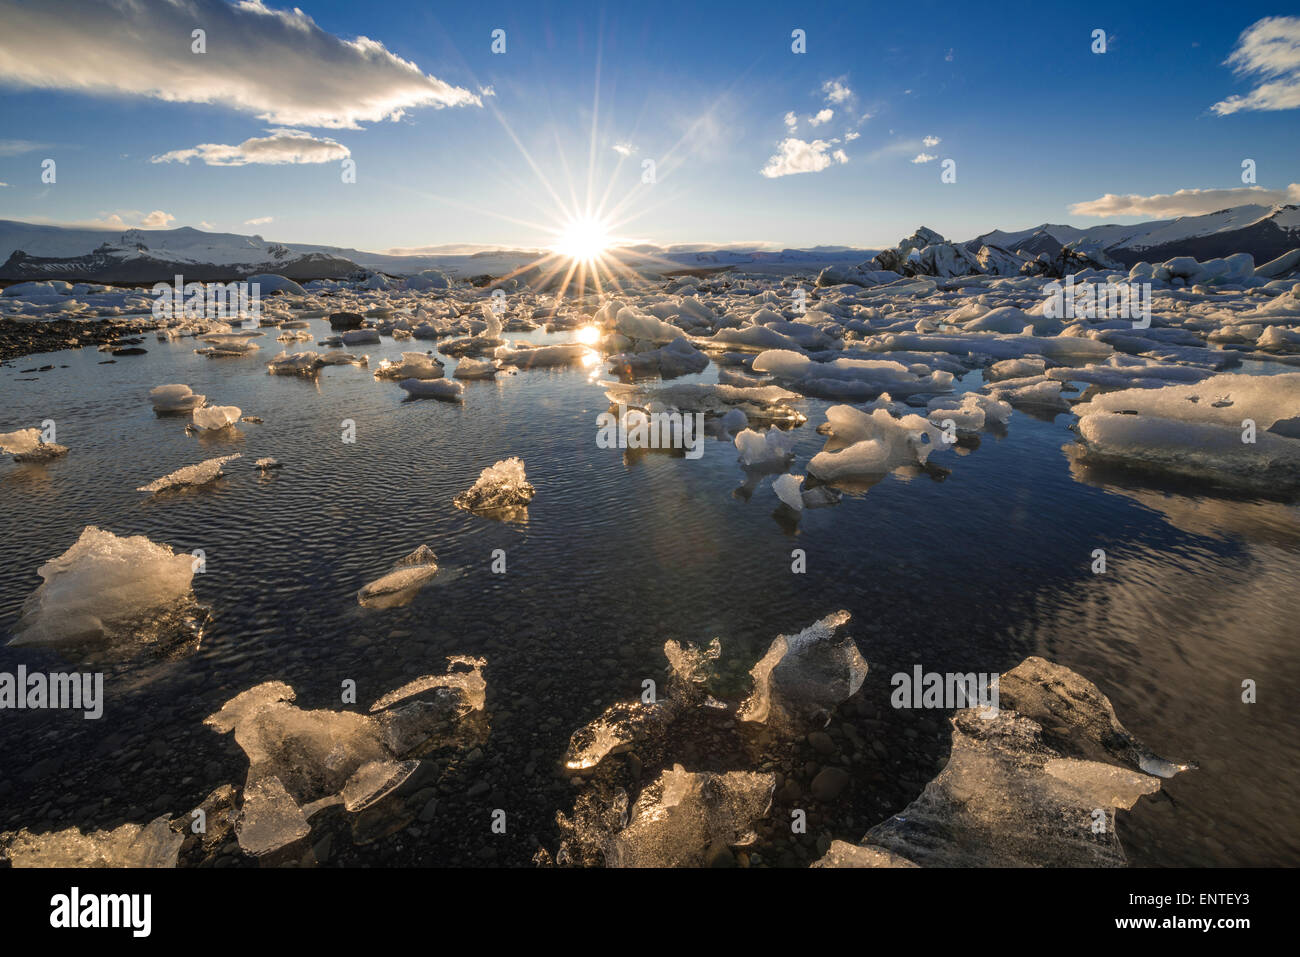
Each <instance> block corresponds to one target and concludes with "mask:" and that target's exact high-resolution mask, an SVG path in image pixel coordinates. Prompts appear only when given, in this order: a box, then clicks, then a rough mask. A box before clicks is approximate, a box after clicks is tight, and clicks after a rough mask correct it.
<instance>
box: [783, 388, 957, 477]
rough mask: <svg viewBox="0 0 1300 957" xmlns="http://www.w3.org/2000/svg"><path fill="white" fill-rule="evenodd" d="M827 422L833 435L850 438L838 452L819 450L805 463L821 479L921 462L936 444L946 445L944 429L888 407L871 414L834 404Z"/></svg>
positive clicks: (866, 474)
mask: <svg viewBox="0 0 1300 957" xmlns="http://www.w3.org/2000/svg"><path fill="white" fill-rule="evenodd" d="M832 408H833V409H835V410H836V412H835V417H834V418H832V417H831V413H830V410H828V411H827V422H828V423H831V427H832V428H833V429H834V430H835V437H836V439H839V440H841V441H851V442H852V444H851V445H849V446H848V448H846V449H844V450H843V451H839V452H832V451H822V452H818V453H817V454H816V455H814V456H813V458H812V461H810V462H809V463H808V471H809V473H810V474H812V475H814V476H816V477H817V478H818V479H820V480H821V481H824V482H834V481H837V480H851V479H855V478H869V477H873V476H879V475H884V474H885V473H887V472H890V471H892V470H893V469H896V468H899V467H900V466H904V465H924V464H925V463H926V460H927V459H928V458H929V456H930V453H931V452H932V451H934V450H935V449H936V448H947V447H948V446H947V444H946V443H945V442H944V439H943V432H942V431H941V430H940V429H938V428H936V427H935V426H934V425H932V424H931V423H930V422H929V421H927V420H926V419H923V418H922V417H921V416H919V415H904V416H902V417H901V418H897V419H896V418H894V417H893V416H892V415H890V414H889V411H888V410H887V409H873V410H872V412H871V414H870V415H866V414H863V413H861V412H860V411H859V410H856V409H853V408H852V407H850V406H833V407H832Z"/></svg>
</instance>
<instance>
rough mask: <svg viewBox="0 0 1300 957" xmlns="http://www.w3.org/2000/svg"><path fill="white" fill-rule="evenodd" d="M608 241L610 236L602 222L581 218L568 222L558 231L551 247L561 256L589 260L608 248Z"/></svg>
mask: <svg viewBox="0 0 1300 957" xmlns="http://www.w3.org/2000/svg"><path fill="white" fill-rule="evenodd" d="M609 243H610V236H609V232H608V230H607V229H606V228H605V224H604V223H602V222H600V221H599V220H597V219H592V218H582V219H574V220H571V221H570V222H568V223H567V224H566V225H565V226H564V228H562V229H561V230H560V231H559V234H558V237H557V239H556V242H555V245H554V246H553V247H552V248H553V249H554V250H555V252H557V253H559V254H560V255H561V256H568V257H569V258H570V259H575V260H579V261H581V262H591V261H593V260H595V259H598V258H599V257H600V255H601V253H603V252H604V251H605V250H606V249H608V248H609Z"/></svg>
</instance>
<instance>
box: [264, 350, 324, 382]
mask: <svg viewBox="0 0 1300 957" xmlns="http://www.w3.org/2000/svg"><path fill="white" fill-rule="evenodd" d="M320 367H321V359H320V354H319V353H316V352H311V351H308V352H283V353H281V354H280V355H278V356H276V357H275V358H274V359H272V360H271V361H270V362H268V363H267V364H266V371H267V372H269V373H270V374H271V375H302V376H313V375H315V374H316V373H318V372H319V371H320Z"/></svg>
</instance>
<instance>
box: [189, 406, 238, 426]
mask: <svg viewBox="0 0 1300 957" xmlns="http://www.w3.org/2000/svg"><path fill="white" fill-rule="evenodd" d="M242 414H243V411H242V410H241V409H240V408H239V406H237V405H209V406H204V407H203V408H202V409H195V410H194V411H193V412H191V413H190V421H191V422H192V423H194V427H195V428H196V429H198V430H199V431H201V432H206V431H209V430H215V429H224V428H226V426H229V425H234V424H235V423H236V422H238V421H239V417H240V415H242Z"/></svg>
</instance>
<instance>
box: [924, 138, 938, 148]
mask: <svg viewBox="0 0 1300 957" xmlns="http://www.w3.org/2000/svg"><path fill="white" fill-rule="evenodd" d="M942 142H943V141H942V140H941V139H939V137H937V136H927V137H925V138H924V139H922V140H921V145H922V146H928V147H932V148H933V147H935V146H938V145H939V144H940V143H942Z"/></svg>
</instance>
